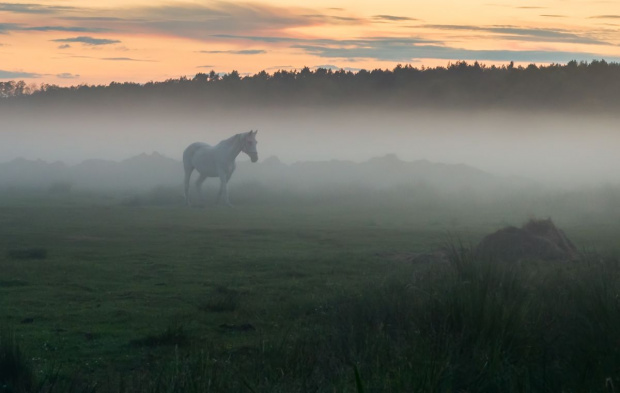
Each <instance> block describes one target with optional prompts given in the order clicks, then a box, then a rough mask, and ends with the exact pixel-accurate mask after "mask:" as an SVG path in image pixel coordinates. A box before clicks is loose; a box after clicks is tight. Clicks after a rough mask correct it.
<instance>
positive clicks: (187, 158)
mask: <svg viewBox="0 0 620 393" xmlns="http://www.w3.org/2000/svg"><path fill="white" fill-rule="evenodd" d="M202 146H204V143H200V142H194V143H192V144H191V145H189V146H187V149H185V151H184V152H183V169H184V170H185V183H184V185H185V202H187V204H188V205H190V201H189V179H190V177H191V176H192V172H193V171H194V164H192V157H193V156H194V153H196V150H198V149H200V147H202Z"/></svg>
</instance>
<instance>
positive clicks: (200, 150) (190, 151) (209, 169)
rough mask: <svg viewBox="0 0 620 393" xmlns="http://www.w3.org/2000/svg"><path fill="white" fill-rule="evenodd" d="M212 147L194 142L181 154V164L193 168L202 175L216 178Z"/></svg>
mask: <svg viewBox="0 0 620 393" xmlns="http://www.w3.org/2000/svg"><path fill="white" fill-rule="evenodd" d="M214 149H215V148H214V147H213V146H211V145H208V144H206V143H203V142H194V143H192V144H191V145H189V146H188V147H187V148H186V149H185V151H184V152H183V163H184V165H185V166H186V167H187V168H188V169H189V168H192V169H193V168H195V169H197V170H198V172H200V173H201V174H203V175H206V176H211V177H212V176H217V167H216V156H215V154H214V153H215V152H214Z"/></svg>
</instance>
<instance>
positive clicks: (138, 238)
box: [0, 193, 620, 392]
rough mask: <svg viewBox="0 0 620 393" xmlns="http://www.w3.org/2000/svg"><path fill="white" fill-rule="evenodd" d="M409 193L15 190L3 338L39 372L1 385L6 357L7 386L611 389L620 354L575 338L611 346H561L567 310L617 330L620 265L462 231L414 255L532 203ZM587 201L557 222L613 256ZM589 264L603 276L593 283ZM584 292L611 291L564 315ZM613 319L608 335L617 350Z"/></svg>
mask: <svg viewBox="0 0 620 393" xmlns="http://www.w3.org/2000/svg"><path fill="white" fill-rule="evenodd" d="M403 200H406V199H403ZM403 200H401V199H395V200H390V201H380V202H377V203H362V202H359V203H348V202H347V201H346V200H341V201H340V202H338V203H334V200H333V199H332V200H330V201H327V202H324V203H322V202H321V201H314V202H313V203H310V204H296V203H282V204H278V203H255V204H251V203H248V204H240V206H239V207H237V208H235V209H222V208H215V207H207V208H200V209H199V208H185V207H182V206H177V205H171V206H151V205H148V204H136V203H126V201H127V198H126V197H124V196H122V195H118V194H109V195H107V196H105V195H96V194H88V193H73V194H71V195H67V196H54V195H52V196H45V195H40V194H37V193H24V194H19V193H5V194H3V195H2V197H1V198H0V239H2V250H0V251H2V252H1V253H0V327H1V328H2V331H3V333H2V334H3V336H2V337H3V338H2V339H1V340H2V341H1V343H2V346H3V348H4V350H5V355H4V359H5V360H6V359H7V358H8V355H6V353H7V351H8V352H11V351H13V352H11V353H12V354H13V355H12V356H14V357H16V358H18V359H22V360H23V364H24V365H23V368H24V369H25V370H26V371H27V372H28V373H31V374H33V376H29V377H24V378H25V379H23V380H25V381H27V382H22V385H19V384H18V383H17V382H15V381H13V382H10V381H9V382H5V385H4V388H3V387H2V383H1V382H3V381H2V379H1V378H2V371H0V392H5V391H7V392H8V391H20V389H21V390H22V391H29V390H30V391H153V392H155V391H197V392H198V391H283V392H284V391H365V390H368V391H457V390H460V391H489V392H491V391H542V390H549V391H559V390H554V389H555V388H557V387H558V386H560V387H561V388H562V389H563V390H564V391H584V390H579V389H582V388H587V389H590V390H589V391H614V390H613V386H614V384H617V383H618V379H617V378H618V376H619V374H618V373H619V372H620V369H618V366H620V363H618V360H619V359H618V354H614V353H613V352H612V353H611V354H606V355H605V356H608V357H605V356H603V355H600V354H597V353H594V354H592V353H589V352H588V353H584V354H581V356H583V358H582V359H587V360H588V361H593V362H594V360H593V359H605V362H606V363H605V364H604V367H603V366H600V365H599V366H597V365H596V364H592V365H591V367H590V368H589V369H588V370H585V371H584V370H580V371H579V370H577V371H576V370H573V369H572V368H571V367H574V365H572V363H571V364H570V365H567V366H566V365H563V364H561V362H559V360H558V359H562V358H563V357H566V356H576V355H575V353H572V352H570V353H569V352H566V351H568V349H566V351H560V350H559V349H558V348H564V346H567V345H569V344H570V345H573V346H574V345H577V344H575V343H576V341H575V340H577V339H576V338H574V337H572V336H571V338H570V340H569V341H562V340H564V339H565V337H564V335H563V333H562V331H561V329H560V326H561V324H566V323H568V322H567V321H572V322H571V323H573V322H575V321H578V320H579V318H584V315H586V314H579V313H582V312H583V313H585V312H586V311H587V310H591V311H592V312H593V313H597V312H598V313H599V314H596V318H598V317H600V318H603V319H604V321H600V324H603V325H604V326H602V327H601V326H598V325H597V326H598V327H592V328H591V329H590V330H587V328H583V329H585V330H580V332H581V333H579V334H578V336H579V337H580V338H581V339H585V338H586V337H589V336H588V335H589V334H591V335H593V337H596V336H597V335H598V336H601V335H603V336H605V335H611V334H616V333H620V326H615V325H614V323H615V322H619V325H620V318H618V319H614V318H617V317H618V315H620V309H619V306H618V304H617V303H614V302H613V299H614V296H617V293H618V292H616V291H617V289H618V285H617V284H618V283H619V282H620V280H617V274H616V273H617V270H618V269H616V268H615V267H614V266H616V265H617V264H616V265H614V264H613V263H611V262H608V258H599V257H592V258H591V259H588V261H589V262H587V263H586V262H583V263H581V264H564V265H562V266H559V267H558V266H555V265H554V266H551V265H546V266H542V265H540V264H536V263H534V262H533V263H532V265H531V266H529V265H528V266H529V267H528V268H527V269H525V268H524V269H521V270H519V271H515V270H514V269H513V268H510V269H508V270H509V271H508V273H507V272H506V271H503V270H502V271H498V270H497V269H494V268H493V269H491V268H488V266H487V265H477V264H476V263H475V262H474V261H472V260H471V257H470V256H469V255H468V254H467V252H466V251H462V250H460V249H455V250H453V251H454V252H453V253H452V254H451V255H452V256H451V260H452V264H449V263H444V264H435V265H436V266H435V265H433V264H428V263H423V264H416V263H412V262H411V257H412V256H413V255H415V254H417V253H424V252H430V251H433V250H436V249H438V248H439V247H441V246H445V245H446V244H447V243H448V242H449V241H453V242H454V241H460V242H462V243H463V244H466V245H467V244H475V243H476V242H477V241H478V240H479V239H480V238H481V237H482V236H484V235H485V234H487V233H489V232H491V231H493V230H496V229H498V228H499V227H501V226H503V225H505V224H507V223H512V224H515V225H520V224H521V223H523V222H524V221H525V220H526V219H527V218H528V217H526V216H525V215H523V211H520V210H518V209H516V210H513V211H510V212H508V213H506V214H501V210H499V209H496V210H492V209H491V210H492V211H488V210H485V209H484V208H478V209H477V210H472V209H469V208H468V207H467V206H456V205H445V206H435V205H432V203H431V202H429V201H430V199H426V202H424V203H427V204H430V205H428V206H427V208H421V207H420V205H419V204H416V203H413V202H403ZM578 213H579V212H578ZM578 217H579V214H576V215H567V216H566V217H560V218H559V219H556V223H558V224H559V226H561V227H563V229H564V230H565V231H566V232H567V234H568V236H569V237H570V238H571V239H572V240H573V241H574V242H575V243H576V244H577V245H578V246H579V247H586V248H590V249H592V248H595V249H597V250H598V251H599V252H601V254H603V255H610V254H612V253H613V252H614V251H615V250H616V249H617V247H618V246H619V245H620V242H618V241H617V239H618V235H619V234H620V226H619V225H617V224H616V223H615V222H616V221H614V220H611V219H610V220H608V221H605V220H603V221H600V222H599V221H596V220H594V219H593V220H591V221H584V220H579V219H578ZM562 224H564V225H562ZM453 244H455V243H453ZM603 259H604V260H605V261H606V262H601V261H603ZM593 261H594V262H593ZM587 264H590V265H588V266H590V268H588V269H585V270H584V267H583V266H586V265H587ZM484 266H487V267H484ZM593 266H594V267H593ZM610 269H611V270H610ZM614 269H615V270H614ZM584 271H588V272H590V273H589V274H590V275H596V274H599V275H600V276H601V277H603V278H604V280H603V283H602V284H601V285H603V287H604V288H603V289H604V290H606V291H607V292H605V293H604V294H603V295H601V293H602V292H601V293H599V292H596V291H598V288H599V287H598V286H597V285H598V283H599V281H600V277H599V276H596V277H594V278H591V277H590V276H588V275H584V274H583V273H584ZM468 275H469V276H468ZM586 276H587V277H590V278H591V279H592V281H591V282H590V283H595V284H597V285H594V284H593V285H592V286H589V284H588V285H585V286H584V285H581V284H580V283H579V282H578V281H579V280H577V278H578V277H586ZM590 278H588V279H590ZM477 280H478V281H477ZM576 280H577V281H576ZM584 280H585V278H584ZM605 280H611V281H609V282H607V281H605ZM464 282H465V283H468V284H467V285H464V284H463V283H464ZM485 283H486V284H485ZM482 284H485V285H486V289H484V290H483V287H484V285H482ZM508 284H510V285H508ZM477 285H480V287H477ZM508 287H509V288H513V289H514V291H510V290H507V289H506V288H508ZM493 288H494V289H493ZM515 288H516V289H515ZM528 288H530V289H528ZM557 288H562V290H560V291H559V292H558V291H557V290H556V289H557ZM567 288H568V289H567ZM584 288H585V289H584ZM494 291H495V292H494ZM547 291H548V292H547ZM578 291H590V292H593V293H594V294H590V292H588V294H587V296H586V295H584V296H583V299H590V297H588V296H592V299H599V298H600V302H599V303H600V304H598V305H597V307H598V306H600V307H602V308H603V310H602V311H600V310H597V309H594V308H593V307H591V305H590V304H589V303H588V304H587V305H584V306H583V308H579V309H578V312H577V311H575V313H577V314H578V315H577V314H575V315H573V314H574V313H573V311H574V310H572V309H565V308H561V309H560V311H561V312H560V311H557V312H558V314H555V311H553V310H554V309H556V310H558V309H557V305H558V304H562V305H565V304H566V301H567V299H572V300H574V299H575V298H576V297H578V296H577V295H576V293H577V292H578ZM490 294H491V295H490ZM550 294H555V295H557V296H555V295H554V296H549V295H550ZM560 294H563V295H562V296H560ZM551 298H553V299H551ZM541 299H544V300H545V301H544V302H543V301H542V300H541ZM610 299H612V300H610ZM547 301H549V302H551V303H549V302H547ZM467 302H470V303H467ZM466 303H467V304H466ZM543 303H544V304H543ZM532 304H536V305H537V306H536V307H533V306H532ZM538 304H543V305H542V306H540V307H539V306H538ZM573 304H574V302H573ZM575 307H578V306H575ZM608 308H609V309H608ZM438 313H439V314H438ZM459 315H460V316H459ZM487 315H490V317H487ZM601 315H602V316H601ZM494 318H498V319H497V320H495V319H494ZM593 318H594V317H593ZM594 319H595V318H594ZM546 323H547V324H548V329H547V330H549V329H550V330H551V331H552V332H556V330H557V333H558V334H557V335H555V334H548V333H549V332H548V331H547V330H545V327H544V326H545V324H546ZM575 323H577V322H575ZM592 323H594V322H592ZM487 324H488V326H487ZM600 324H599V325H600ZM579 326H581V325H579ZM484 329H488V330H489V331H487V332H486V333H484V334H486V335H484V334H483V333H480V331H484ZM579 329H581V327H579ZM596 329H599V330H596ZM569 330H570V329H569ZM474 331H477V332H478V333H477V334H473V333H472V332H474ZM567 331H568V330H567ZM517 333H518V334H517ZM521 333H522V334H521ZM569 333H570V332H569ZM567 334H568V333H567ZM468 335H469V336H468ZM420 337H423V339H420ZM615 337H616V338H615V339H611V338H610V340H612V343H611V344H609V343H607V344H605V343H600V341H601V338H600V337H599V340H598V341H597V343H599V344H600V345H601V347H602V348H605V347H606V348H607V349H608V350H612V351H615V350H616V349H620V343H618V342H616V341H613V340H616V339H617V337H618V336H615ZM528 340H531V341H528ZM545 340H550V341H549V342H546V341H545ZM553 340H555V341H553ZM558 340H560V341H558ZM541 343H543V344H541ZM544 343H546V344H544ZM597 343H592V345H598V344H597ZM547 344H548V345H549V352H548V353H547V352H545V353H542V352H541V351H546V350H547V347H545V345H547ZM586 344H587V343H586ZM586 344H583V345H584V346H583V348H586V349H587V348H589V346H588V345H586ZM18 347H19V348H18ZM539 347H540V348H539ZM455 348H457V349H459V348H460V353H454V352H453V351H454V350H455ZM541 348H542V349H541ZM579 348H582V347H578V349H579ZM597 348H598V347H597ZM18 350H19V353H18ZM584 351H585V349H584ZM16 354H17V355H16ZM599 355H600V357H599ZM545 356H546V358H545ZM468 357H469V358H471V359H470V360H467V359H468ZM543 358H544V359H543ZM2 359H3V358H2V355H0V369H2V367H8V366H6V365H5V366H2V364H3V363H2ZM601 361H602V360H601ZM459 362H461V363H459ZM5 363H6V362H5ZM569 363H570V362H569ZM595 363H596V362H595ZM454 364H470V367H460V366H459V367H460V368H459V367H456V366H455V367H453V366H452V365H454ZM528 364H529V365H528ZM541 364H544V365H545V366H544V367H543V368H545V367H548V369H546V370H542V369H541V367H542V366H541V367H539V366H540V365H541ZM478 366H479V367H478ZM477 367H478V368H477ZM493 367H495V368H493ZM532 367H538V368H537V369H536V371H533V370H531V369H530V368H532ZM568 372H571V373H572V375H568V374H566V375H564V374H565V373H568ZM541 373H542V374H541ZM545 373H546V374H545ZM580 373H581V374H580ZM605 373H607V374H605ZM13 374H15V373H13ZM543 374H544V375H543ZM29 375H30V374H29ZM577 376H581V380H578V378H577ZM7 378H8V377H7ZM562 378H564V379H562ZM558 381H560V382H558ZM562 381H563V382H562ZM20 386H21V387H20ZM610 386H611V387H610ZM507 387H510V389H507ZM536 387H539V388H540V389H538V388H536ZM618 388H620V386H618ZM3 389H4V390H3ZM541 389H542V390H541ZM606 389H607V390H606ZM609 389H612V390H609Z"/></svg>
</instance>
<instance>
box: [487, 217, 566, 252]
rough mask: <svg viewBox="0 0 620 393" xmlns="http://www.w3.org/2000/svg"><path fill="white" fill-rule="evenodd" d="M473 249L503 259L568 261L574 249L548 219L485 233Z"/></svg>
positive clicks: (562, 233)
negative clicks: (488, 233)
mask: <svg viewBox="0 0 620 393" xmlns="http://www.w3.org/2000/svg"><path fill="white" fill-rule="evenodd" d="M476 252H477V254H478V255H479V256H481V257H484V258H493V259H501V260H504V261H510V262H513V261H519V260H524V259H530V260H543V261H552V260H571V259H575V258H576V257H577V256H578V252H577V248H575V246H574V245H573V243H572V242H571V241H570V240H569V239H568V238H567V237H566V235H565V234H564V232H563V231H562V230H560V229H558V228H557V227H556V226H555V224H553V221H551V219H548V220H530V221H529V222H527V223H526V224H525V225H523V227H521V228H516V227H506V228H503V229H500V230H499V231H497V232H495V233H492V234H490V235H488V236H486V237H485V238H484V239H482V241H481V242H480V244H479V245H478V247H477V249H476Z"/></svg>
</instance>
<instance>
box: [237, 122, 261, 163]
mask: <svg viewBox="0 0 620 393" xmlns="http://www.w3.org/2000/svg"><path fill="white" fill-rule="evenodd" d="M257 133H258V130H256V131H250V132H248V133H246V134H243V135H242V138H241V142H242V143H243V145H242V147H241V151H242V152H244V153H245V154H247V155H248V156H250V160H252V162H256V161H258V151H257V150H256V145H257V144H258V142H257V141H256V134H257Z"/></svg>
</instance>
